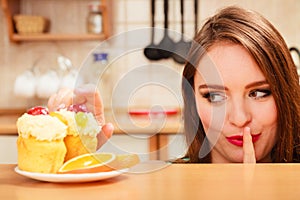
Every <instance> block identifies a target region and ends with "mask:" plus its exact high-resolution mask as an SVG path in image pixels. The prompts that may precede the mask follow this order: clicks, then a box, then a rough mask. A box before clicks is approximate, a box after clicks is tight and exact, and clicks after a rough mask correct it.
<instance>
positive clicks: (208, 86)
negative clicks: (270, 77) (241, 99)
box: [198, 80, 268, 91]
mask: <svg viewBox="0 0 300 200" xmlns="http://www.w3.org/2000/svg"><path fill="white" fill-rule="evenodd" d="M267 84H268V82H267V81H266V80H263V81H255V82H253V83H250V84H248V85H246V87H245V89H249V88H252V87H257V86H261V85H267ZM198 89H216V90H225V91H226V90H228V88H227V87H225V86H224V85H216V84H202V85H199V87H198Z"/></svg>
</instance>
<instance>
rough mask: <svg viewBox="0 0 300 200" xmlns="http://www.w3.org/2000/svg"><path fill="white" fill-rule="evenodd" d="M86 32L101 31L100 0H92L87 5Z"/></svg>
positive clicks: (94, 32) (95, 32)
mask: <svg viewBox="0 0 300 200" xmlns="http://www.w3.org/2000/svg"><path fill="white" fill-rule="evenodd" d="M88 8H89V14H88V16H87V32H88V33H93V34H100V33H102V31H103V30H102V10H101V4H100V2H92V3H90V4H89V5H88Z"/></svg>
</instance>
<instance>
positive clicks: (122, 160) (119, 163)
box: [110, 154, 140, 170]
mask: <svg viewBox="0 0 300 200" xmlns="http://www.w3.org/2000/svg"><path fill="white" fill-rule="evenodd" d="M139 162H140V158H139V157H138V155H136V154H119V155H117V156H116V159H115V160H114V161H113V162H112V163H111V164H110V166H111V167H112V168H114V169H117V170H119V169H125V168H130V167H133V166H134V165H136V164H138V163H139Z"/></svg>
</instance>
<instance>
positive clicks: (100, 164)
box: [58, 153, 116, 174]
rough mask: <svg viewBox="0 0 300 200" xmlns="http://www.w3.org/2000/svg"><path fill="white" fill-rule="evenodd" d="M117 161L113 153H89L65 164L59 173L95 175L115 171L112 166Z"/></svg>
mask: <svg viewBox="0 0 300 200" xmlns="http://www.w3.org/2000/svg"><path fill="white" fill-rule="evenodd" d="M115 160H116V155H115V154H113V153H88V154H83V155H80V156H77V157H74V158H72V159H70V160H68V161H67V162H65V163H64V164H63V165H62V166H61V168H60V169H59V170H58V173H64V174H65V173H70V174H78V173H95V172H106V171H112V170H114V168H113V167H111V166H110V164H111V163H113V162H114V161H115Z"/></svg>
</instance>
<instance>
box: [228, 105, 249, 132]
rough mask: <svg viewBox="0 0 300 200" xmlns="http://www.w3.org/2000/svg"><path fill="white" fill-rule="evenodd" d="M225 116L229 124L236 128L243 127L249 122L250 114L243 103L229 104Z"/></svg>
mask: <svg viewBox="0 0 300 200" xmlns="http://www.w3.org/2000/svg"><path fill="white" fill-rule="evenodd" d="M227 115H228V119H229V122H230V123H231V124H232V125H234V126H237V127H245V126H246V125H248V124H249V123H250V121H251V113H250V110H249V107H248V106H247V104H246V103H245V102H243V101H238V102H231V103H230V104H229V105H228V110H227Z"/></svg>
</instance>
